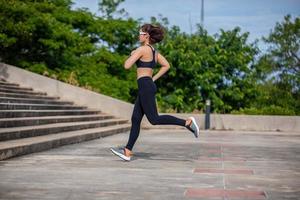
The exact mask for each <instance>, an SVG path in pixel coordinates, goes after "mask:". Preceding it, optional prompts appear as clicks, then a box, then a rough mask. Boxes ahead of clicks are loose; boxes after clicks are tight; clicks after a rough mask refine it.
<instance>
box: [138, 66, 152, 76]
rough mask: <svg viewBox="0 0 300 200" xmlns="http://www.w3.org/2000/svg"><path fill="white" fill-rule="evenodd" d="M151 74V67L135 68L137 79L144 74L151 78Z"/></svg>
mask: <svg viewBox="0 0 300 200" xmlns="http://www.w3.org/2000/svg"><path fill="white" fill-rule="evenodd" d="M152 75H153V69H151V68H142V67H141V68H137V79H139V78H141V77H144V76H149V77H151V78H152Z"/></svg>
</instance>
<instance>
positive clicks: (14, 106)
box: [0, 103, 87, 110]
mask: <svg viewBox="0 0 300 200" xmlns="http://www.w3.org/2000/svg"><path fill="white" fill-rule="evenodd" d="M86 108H87V107H86V106H73V105H71V106H69V105H50V104H22V103H0V110H21V109H22V110H49V109H50V110H80V109H86Z"/></svg>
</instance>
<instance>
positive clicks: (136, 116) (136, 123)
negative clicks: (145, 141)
mask: <svg viewBox="0 0 300 200" xmlns="http://www.w3.org/2000/svg"><path fill="white" fill-rule="evenodd" d="M143 116H144V111H143V108H142V105H141V101H140V97H139V95H138V96H137V99H136V101H135V104H134V108H133V112H132V116H131V124H132V125H131V130H130V135H129V140H128V143H127V145H126V149H128V150H130V151H131V150H132V148H133V146H134V144H135V142H136V140H137V138H138V137H139V133H140V126H141V121H142V119H143Z"/></svg>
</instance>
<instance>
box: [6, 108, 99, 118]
mask: <svg viewBox="0 0 300 200" xmlns="http://www.w3.org/2000/svg"><path fill="white" fill-rule="evenodd" d="M99 113H101V111H99V110H1V111H0V118H13V117H38V116H41V117H42V116H57V115H93V114H99Z"/></svg>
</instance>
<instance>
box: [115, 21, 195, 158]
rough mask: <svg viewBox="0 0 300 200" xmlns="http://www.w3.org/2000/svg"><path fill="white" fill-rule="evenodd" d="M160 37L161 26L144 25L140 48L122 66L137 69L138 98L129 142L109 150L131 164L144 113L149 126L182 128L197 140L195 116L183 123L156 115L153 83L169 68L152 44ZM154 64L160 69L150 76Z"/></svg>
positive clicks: (140, 36)
mask: <svg viewBox="0 0 300 200" xmlns="http://www.w3.org/2000/svg"><path fill="white" fill-rule="evenodd" d="M163 38H164V31H163V29H162V27H160V26H154V25H151V24H144V25H143V26H142V27H141V29H140V31H139V41H140V43H141V46H140V47H139V48H137V49H136V50H133V51H132V52H131V55H130V57H129V58H128V59H127V60H126V61H125V64H124V68H125V69H130V68H131V67H132V66H133V65H134V64H136V66H137V84H138V95H137V98H136V101H135V104H134V109H133V113H132V117H131V123H132V126H131V130H130V135H129V140H128V143H127V145H126V146H125V147H122V148H111V151H112V152H113V153H114V154H115V155H117V156H119V157H120V158H121V159H123V160H125V161H130V159H131V157H132V155H133V154H132V149H133V146H134V144H135V142H136V140H137V138H138V136H139V133H140V125H141V121H142V118H143V116H144V114H145V115H146V117H147V119H148V121H149V122H150V123H151V124H152V125H158V124H160V125H162V124H165V125H179V126H184V127H186V128H187V129H188V130H190V131H191V132H192V133H193V134H194V136H195V137H196V138H197V137H198V136H199V127H198V125H197V123H196V120H195V118H194V117H189V118H188V119H186V120H183V119H180V118H177V117H174V116H171V115H158V113H157V108H156V100H155V93H156V91H157V88H156V85H155V83H154V81H156V80H157V79H159V78H160V77H161V76H162V75H163V74H165V73H166V72H167V71H168V70H169V69H170V65H169V63H168V61H167V60H166V58H165V57H164V56H163V55H161V54H160V53H158V52H157V51H156V50H155V49H154V47H153V44H156V43H158V42H160V41H162V39H163ZM156 63H159V64H160V65H161V68H160V70H159V71H158V73H157V74H155V75H154V76H152V75H153V68H154V67H155V65H156Z"/></svg>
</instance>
